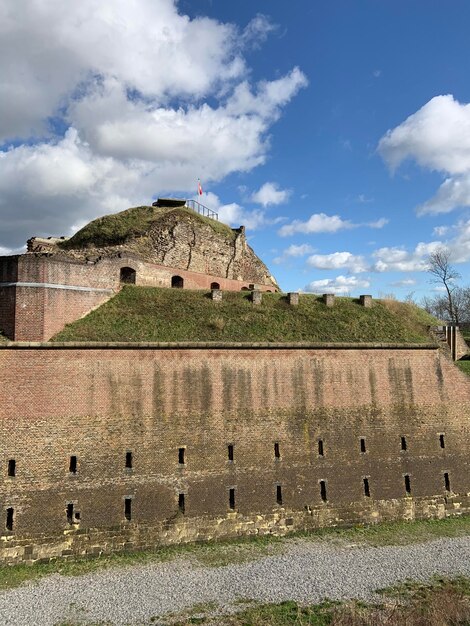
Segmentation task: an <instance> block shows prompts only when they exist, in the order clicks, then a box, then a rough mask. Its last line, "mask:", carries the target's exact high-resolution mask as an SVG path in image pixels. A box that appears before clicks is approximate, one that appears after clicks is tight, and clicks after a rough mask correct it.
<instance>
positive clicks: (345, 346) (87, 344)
mask: <svg viewBox="0 0 470 626" xmlns="http://www.w3.org/2000/svg"><path fill="white" fill-rule="evenodd" d="M438 348H439V346H438V345H437V343H380V342H377V343H340V342H339V343H332V342H318V343H309V342H299V343H295V342H290V343H277V342H273V343H269V342H252V343H249V342H243V343H241V342H239V343H227V342H217V341H213V342H212V341H201V342H195V341H179V342H118V341H115V342H102V341H81V342H80V341H67V342H59V341H58V342H56V343H54V342H40V341H9V342H7V343H4V344H0V350H31V349H36V350H251V349H255V350H437V349H438Z"/></svg>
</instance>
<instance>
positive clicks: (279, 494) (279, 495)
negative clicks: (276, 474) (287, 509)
mask: <svg viewBox="0 0 470 626" xmlns="http://www.w3.org/2000/svg"><path fill="white" fill-rule="evenodd" d="M276 502H277V503H278V504H282V486H281V485H277V486H276Z"/></svg>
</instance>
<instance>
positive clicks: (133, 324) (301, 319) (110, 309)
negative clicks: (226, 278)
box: [53, 286, 436, 343]
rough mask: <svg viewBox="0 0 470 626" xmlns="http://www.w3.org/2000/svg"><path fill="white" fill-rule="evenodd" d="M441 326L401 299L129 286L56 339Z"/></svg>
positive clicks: (363, 332)
mask: <svg viewBox="0 0 470 626" xmlns="http://www.w3.org/2000/svg"><path fill="white" fill-rule="evenodd" d="M435 323H436V320H435V319H434V318H433V317H431V316H430V315H428V314H427V313H426V312H425V311H423V310H422V309H419V308H418V307H416V306H413V305H409V304H404V303H401V302H397V301H374V304H373V306H372V308H370V309H366V308H364V307H362V306H360V305H359V304H358V302H357V301H356V300H353V299H351V298H337V299H336V303H335V306H334V307H333V308H327V307H326V306H325V305H324V304H323V302H322V301H321V300H320V299H319V298H318V297H317V296H313V295H302V296H300V304H299V306H298V307H291V306H290V305H289V304H288V303H287V300H286V298H285V296H283V295H282V294H274V293H273V294H264V295H263V303H262V305H260V306H253V304H252V303H251V301H250V295H249V294H245V293H242V292H224V295H223V301H222V302H212V300H211V299H210V298H209V294H208V293H204V292H202V291H189V290H182V289H181V290H180V289H158V288H153V287H135V286H126V287H124V288H123V289H122V290H121V291H120V293H119V294H117V295H116V296H115V297H114V298H112V299H111V300H109V301H108V302H107V303H105V304H103V305H102V306H101V307H99V308H98V309H96V310H95V311H93V312H92V313H90V314H89V315H87V316H86V317H84V318H83V319H81V320H78V321H76V322H74V323H73V324H69V325H68V326H67V327H66V328H65V329H64V330H63V331H62V332H60V333H59V334H58V335H56V336H55V337H54V338H53V341H225V342H244V341H245V342H253V341H263V342H282V341H292V342H299V341H312V342H323V341H325V342H374V341H375V342H399V343H402V342H414V343H420V342H421V343H422V342H427V341H429V336H428V334H427V326H428V325H432V324H435Z"/></svg>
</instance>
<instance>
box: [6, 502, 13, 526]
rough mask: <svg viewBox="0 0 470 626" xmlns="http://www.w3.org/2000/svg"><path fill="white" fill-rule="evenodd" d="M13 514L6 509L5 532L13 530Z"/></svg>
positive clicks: (10, 510) (11, 510)
mask: <svg viewBox="0 0 470 626" xmlns="http://www.w3.org/2000/svg"><path fill="white" fill-rule="evenodd" d="M14 514H15V511H14V510H13V509H12V508H11V507H10V508H8V509H7V522H6V529H7V530H13V516H14Z"/></svg>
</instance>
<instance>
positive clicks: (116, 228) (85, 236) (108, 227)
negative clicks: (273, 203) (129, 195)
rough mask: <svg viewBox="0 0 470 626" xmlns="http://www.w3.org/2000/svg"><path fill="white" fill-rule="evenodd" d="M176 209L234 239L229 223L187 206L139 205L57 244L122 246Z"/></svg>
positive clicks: (65, 247)
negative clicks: (203, 214) (206, 215)
mask: <svg viewBox="0 0 470 626" xmlns="http://www.w3.org/2000/svg"><path fill="white" fill-rule="evenodd" d="M173 212H176V213H178V215H190V216H191V217H192V218H193V219H195V220H198V221H199V222H200V223H204V224H207V225H208V226H210V227H211V228H212V230H214V231H215V232H217V233H219V234H221V235H224V236H226V237H230V238H232V239H233V238H234V232H233V230H232V229H231V228H230V226H227V225H226V224H223V223H222V222H218V221H216V220H212V219H210V218H208V217H204V216H202V215H199V213H196V212H195V211H193V210H192V209H189V208H187V207H177V208H175V207H171V208H166V207H154V206H138V207H134V208H131V209H126V210H125V211H121V212H120V213H113V214H111V215H105V216H103V217H99V218H97V219H96V220H93V221H92V222H90V223H89V224H87V225H86V226H84V227H83V228H81V229H80V230H79V231H78V232H76V233H75V235H73V237H70V239H66V240H65V241H62V242H60V243H58V246H59V247H60V248H63V249H65V250H70V249H74V248H86V247H87V246H90V247H98V248H99V247H106V246H113V245H119V244H122V243H124V242H126V241H128V240H129V239H132V238H134V237H140V236H142V235H145V234H147V232H148V229H149V227H150V226H151V225H152V223H153V222H156V221H158V220H160V219H161V218H162V217H163V216H164V215H166V214H168V213H173Z"/></svg>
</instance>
